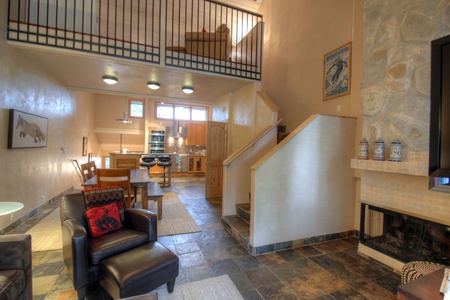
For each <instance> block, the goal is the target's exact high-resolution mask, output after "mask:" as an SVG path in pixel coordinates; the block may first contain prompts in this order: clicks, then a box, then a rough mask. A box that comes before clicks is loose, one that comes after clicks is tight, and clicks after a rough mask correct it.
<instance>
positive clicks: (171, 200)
mask: <svg viewBox="0 0 450 300" xmlns="http://www.w3.org/2000/svg"><path fill="white" fill-rule="evenodd" d="M162 203H163V214H162V220H158V236H167V235H175V234H185V233H193V232H199V231H202V230H201V229H200V227H199V226H198V225H197V223H195V221H194V219H193V218H192V216H191V215H190V214H189V212H188V211H187V210H186V208H185V207H184V205H183V203H182V202H181V201H180V199H178V196H177V195H176V194H175V193H174V192H166V193H164V197H163V201H162ZM157 208H158V205H157V201H149V202H148V209H149V210H151V211H154V212H157V211H158V209H157Z"/></svg>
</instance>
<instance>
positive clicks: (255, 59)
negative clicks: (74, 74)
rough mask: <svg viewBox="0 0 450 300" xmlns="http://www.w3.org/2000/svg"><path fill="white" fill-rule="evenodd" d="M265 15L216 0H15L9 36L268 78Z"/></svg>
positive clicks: (142, 60) (159, 63)
mask: <svg viewBox="0 0 450 300" xmlns="http://www.w3.org/2000/svg"><path fill="white" fill-rule="evenodd" d="M262 37H263V20H262V16H261V15H258V14H255V13H252V12H248V11H244V10H240V9H238V8H235V7H232V6H229V5H226V4H222V3H218V2H215V1H211V0H133V1H125V0H114V1H112V0H78V1H77V0H9V13H8V36H7V38H8V40H9V41H14V42H21V43H29V44H35V45H40V46H48V47H56V48H63V49H70V50H76V51H83V52H88V53H93V54H101V55H107V56H113V57H118V58H124V59H130V60H135V61H140V62H145V63H151V64H156V65H159V66H162V67H164V66H170V67H175V68H184V69H191V70H198V71H204V72H212V73H216V74H223V75H229V76H233V77H241V78H246V79H252V80H260V79H261V61H262Z"/></svg>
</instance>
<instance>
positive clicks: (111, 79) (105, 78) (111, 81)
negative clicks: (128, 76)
mask: <svg viewBox="0 0 450 300" xmlns="http://www.w3.org/2000/svg"><path fill="white" fill-rule="evenodd" d="M102 79H103V81H104V82H105V83H107V84H116V83H117V82H118V81H119V80H118V79H117V78H116V77H114V76H110V75H105V76H103V77H102Z"/></svg>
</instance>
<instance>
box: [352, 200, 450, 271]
mask: <svg viewBox="0 0 450 300" xmlns="http://www.w3.org/2000/svg"><path fill="white" fill-rule="evenodd" d="M449 230H450V227H448V226H445V225H443V224H440V223H435V222H433V221H429V220H424V219H422V218H420V217H415V216H412V215H409V214H406V213H402V212H398V211H392V210H389V209H385V208H381V207H379V206H373V205H369V204H365V203H361V230H360V243H361V244H363V245H364V246H366V247H369V248H371V249H373V250H376V251H379V252H381V253H383V254H385V255H387V256H390V257H392V258H394V259H397V260H399V261H400V262H403V263H407V262H411V261H427V262H434V263H438V264H445V265H448V264H449V263H450V261H449V260H448V259H449V258H450V232H449Z"/></svg>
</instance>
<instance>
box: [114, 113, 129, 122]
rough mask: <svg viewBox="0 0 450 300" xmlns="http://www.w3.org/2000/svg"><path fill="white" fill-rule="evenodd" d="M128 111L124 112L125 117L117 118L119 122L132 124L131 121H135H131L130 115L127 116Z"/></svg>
mask: <svg viewBox="0 0 450 300" xmlns="http://www.w3.org/2000/svg"><path fill="white" fill-rule="evenodd" d="M127 115H128V114H127V113H126V112H124V113H123V119H116V122H118V123H124V124H131V123H133V121H131V120H130V119H128V117H127Z"/></svg>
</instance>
